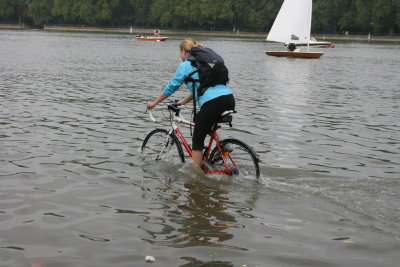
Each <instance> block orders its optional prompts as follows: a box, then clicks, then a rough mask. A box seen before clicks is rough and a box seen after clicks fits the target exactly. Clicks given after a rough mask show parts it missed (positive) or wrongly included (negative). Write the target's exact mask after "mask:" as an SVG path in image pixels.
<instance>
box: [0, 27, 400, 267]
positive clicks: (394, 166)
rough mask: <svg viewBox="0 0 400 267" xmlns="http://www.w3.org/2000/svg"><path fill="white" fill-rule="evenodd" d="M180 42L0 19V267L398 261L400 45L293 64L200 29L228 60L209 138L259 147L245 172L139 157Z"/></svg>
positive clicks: (329, 52)
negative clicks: (4, 26)
mask: <svg viewBox="0 0 400 267" xmlns="http://www.w3.org/2000/svg"><path fill="white" fill-rule="evenodd" d="M181 38H182V37H176V38H174V37H171V38H170V39H169V40H168V41H167V42H164V43H147V42H145V43H141V42H136V41H135V40H134V39H133V38H132V36H128V35H114V34H83V33H54V32H43V31H0V107H1V108H0V118H1V120H0V147H1V150H0V222H1V223H0V266H30V265H31V263H38V262H44V263H46V264H47V265H48V266H61V267H63V266H143V265H145V256H146V255H153V256H154V257H155V258H156V262H155V263H154V264H153V265H154V266H209V265H211V264H214V266H242V265H243V264H246V265H247V266H300V265H305V266H398V261H399V260H400V256H399V254H398V251H399V249H400V242H399V239H400V231H399V229H400V219H399V218H400V214H399V211H400V204H399V198H400V134H399V132H400V124H399V121H400V118H399V117H400V115H399V114H400V113H399V110H400V109H399V103H400V102H399V100H400V89H399V88H400V80H399V78H398V77H399V76H400V71H399V69H398V66H399V64H400V52H399V48H400V45H399V44H386V43H351V42H350V43H337V44H336V48H334V49H325V50H324V51H325V55H324V56H323V57H322V58H321V59H319V60H301V59H288V58H274V57H268V56H266V55H265V54H264V50H265V49H266V46H265V43H263V42H261V41H258V40H247V39H234V38H232V39H228V38H215V37H213V38H206V37H199V41H200V42H201V43H204V44H205V45H207V46H209V47H211V48H213V49H215V50H216V51H217V52H219V53H220V54H221V55H222V56H223V57H224V58H225V60H226V64H227V65H228V67H229V70H230V77H231V82H230V86H231V87H232V88H233V90H234V92H235V95H236V100H237V110H238V111H239V112H238V114H236V115H235V119H234V127H233V128H232V129H224V130H223V135H224V136H225V137H235V138H238V139H241V140H243V141H245V142H246V143H248V144H250V145H251V146H252V147H253V148H254V149H255V150H256V152H257V153H258V154H259V156H260V157H261V159H262V163H261V172H262V178H261V181H260V182H259V183H254V182H253V181H251V180H249V179H245V178H243V177H236V178H235V179H231V178H229V177H220V176H210V177H205V176H203V175H199V174H196V173H195V172H193V170H192V169H191V167H190V166H189V165H185V164H183V165H182V164H180V165H173V164H168V163H158V164H153V163H152V164H148V163H146V162H144V161H143V159H142V158H141V157H140V154H139V148H140V146H141V142H142V140H143V138H144V136H145V135H146V133H147V132H149V131H150V130H151V129H153V128H155V127H160V125H159V126H157V125H155V124H154V123H153V122H151V121H150V119H149V118H148V115H147V114H145V113H144V110H145V102H146V101H147V100H148V99H151V98H153V97H154V96H156V95H158V94H159V93H160V92H161V90H162V88H163V86H165V84H166V82H167V81H168V79H169V78H170V77H171V75H172V73H173V72H174V70H175V68H176V66H177V64H179V54H178V52H179V50H178V45H179V42H180V40H181ZM273 46H274V45H272V44H269V45H268V47H267V48H272V47H273ZM277 48H280V47H279V46H277ZM185 94H186V90H180V91H178V92H177V94H176V97H174V99H175V98H179V97H183V96H184V95H185ZM189 109H190V108H188V110H187V113H186V116H189V115H190V110H189ZM158 116H160V118H162V117H161V116H162V114H161V113H159V114H158ZM164 126H165V127H166V126H167V124H164ZM164 126H163V127H164Z"/></svg>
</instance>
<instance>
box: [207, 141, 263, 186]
mask: <svg viewBox="0 0 400 267" xmlns="http://www.w3.org/2000/svg"><path fill="white" fill-rule="evenodd" d="M219 145H220V147H221V149H222V154H224V155H225V159H226V160H227V163H228V164H229V166H230V167H231V168H232V172H231V174H234V175H240V176H243V177H249V178H259V177H260V167H259V165H258V162H259V159H258V156H257V155H256V153H255V152H254V151H253V149H252V148H250V147H249V146H248V145H247V144H245V143H243V142H242V141H240V140H237V139H225V140H222V141H220V142H219ZM208 163H209V164H210V165H211V167H212V168H213V169H215V170H224V169H225V165H224V162H223V160H222V156H221V151H220V150H219V149H218V147H214V149H213V150H212V152H211V154H210V157H209V159H208Z"/></svg>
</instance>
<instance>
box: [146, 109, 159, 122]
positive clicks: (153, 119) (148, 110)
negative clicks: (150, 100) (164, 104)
mask: <svg viewBox="0 0 400 267" xmlns="http://www.w3.org/2000/svg"><path fill="white" fill-rule="evenodd" d="M152 111H153V109H152V108H148V109H147V112H149V116H150V119H151V120H152V121H154V122H157V120H156V118H154V116H153V112H152Z"/></svg>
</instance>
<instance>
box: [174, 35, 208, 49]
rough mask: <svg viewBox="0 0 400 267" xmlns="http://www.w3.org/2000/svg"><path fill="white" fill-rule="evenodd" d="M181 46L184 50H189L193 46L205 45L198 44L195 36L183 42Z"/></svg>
mask: <svg viewBox="0 0 400 267" xmlns="http://www.w3.org/2000/svg"><path fill="white" fill-rule="evenodd" d="M179 47H180V49H181V50H183V51H189V50H190V49H192V48H193V47H203V45H202V44H197V42H196V40H195V39H193V38H187V39H185V40H183V41H182V42H181V45H180V46H179Z"/></svg>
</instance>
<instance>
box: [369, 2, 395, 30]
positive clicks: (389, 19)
mask: <svg viewBox="0 0 400 267" xmlns="http://www.w3.org/2000/svg"><path fill="white" fill-rule="evenodd" d="M398 12H399V1H398V0H375V1H374V3H373V5H372V23H373V27H372V28H373V29H374V30H375V31H377V32H382V33H385V34H389V35H390V36H392V35H393V34H394V31H395V27H396V25H397V26H398V25H399V22H398V16H399V14H398Z"/></svg>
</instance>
